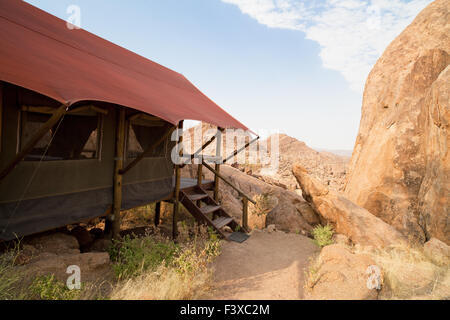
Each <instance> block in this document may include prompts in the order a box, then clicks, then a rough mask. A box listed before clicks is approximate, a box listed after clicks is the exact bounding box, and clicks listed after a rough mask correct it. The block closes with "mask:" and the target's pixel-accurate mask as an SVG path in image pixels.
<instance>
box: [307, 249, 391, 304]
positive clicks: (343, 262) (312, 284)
mask: <svg viewBox="0 0 450 320" xmlns="http://www.w3.org/2000/svg"><path fill="white" fill-rule="evenodd" d="M370 266H376V264H375V262H374V261H373V260H372V258H370V257H369V256H368V255H365V254H354V253H352V252H351V251H350V250H349V249H347V248H345V247H344V246H342V245H339V244H333V245H329V246H326V247H324V248H323V249H322V251H321V253H320V255H319V257H318V260H317V262H316V265H315V266H314V271H313V273H311V271H310V275H309V279H308V281H307V285H306V292H305V298H306V299H307V300H376V299H378V294H379V291H378V290H377V289H376V288H373V286H371V287H369V286H368V285H367V282H368V280H369V274H368V269H369V267H370ZM380 270H381V269H380ZM378 280H379V283H380V284H382V282H383V278H382V272H381V274H380V278H379V279H378ZM380 288H381V287H380Z"/></svg>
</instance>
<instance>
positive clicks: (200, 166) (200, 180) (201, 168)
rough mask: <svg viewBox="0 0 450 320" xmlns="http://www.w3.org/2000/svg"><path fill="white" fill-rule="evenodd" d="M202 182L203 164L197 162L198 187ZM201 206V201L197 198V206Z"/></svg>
mask: <svg viewBox="0 0 450 320" xmlns="http://www.w3.org/2000/svg"><path fill="white" fill-rule="evenodd" d="M202 184H203V164H202V163H201V162H200V163H199V164H198V169H197V185H198V186H199V187H201V186H202ZM201 206H202V201H201V200H197V207H199V208H200V207H201Z"/></svg>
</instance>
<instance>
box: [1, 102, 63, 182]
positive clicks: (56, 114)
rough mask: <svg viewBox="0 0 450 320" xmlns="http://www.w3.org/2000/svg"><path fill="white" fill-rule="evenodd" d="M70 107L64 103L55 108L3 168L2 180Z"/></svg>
mask: <svg viewBox="0 0 450 320" xmlns="http://www.w3.org/2000/svg"><path fill="white" fill-rule="evenodd" d="M67 109H68V107H67V106H65V105H62V106H61V107H59V108H58V109H56V110H55V112H54V113H53V115H52V116H51V117H50V119H49V120H48V121H47V122H46V123H44V125H43V126H42V127H41V128H39V131H38V132H37V133H36V134H35V135H34V137H33V138H32V139H31V140H30V141H29V142H28V143H27V145H26V146H25V147H24V148H23V149H22V150H21V151H20V152H19V153H18V154H17V155H16V157H15V158H14V159H13V161H11V162H10V163H9V164H8V165H7V166H6V168H5V169H3V170H2V171H1V173H0V181H1V180H2V179H3V178H5V177H6V176H7V175H8V174H9V173H10V172H11V171H13V170H14V168H15V167H16V166H17V165H18V164H19V162H20V161H22V160H23V159H24V158H25V157H26V155H27V154H28V153H30V151H31V150H33V148H34V146H35V145H36V144H37V143H38V142H39V140H41V138H42V137H43V136H44V135H45V134H46V133H47V132H49V131H50V130H51V129H52V128H53V126H54V125H56V124H57V123H58V121H59V120H61V118H62V116H63V115H64V114H65V113H66V112H67Z"/></svg>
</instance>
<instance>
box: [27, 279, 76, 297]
mask: <svg viewBox="0 0 450 320" xmlns="http://www.w3.org/2000/svg"><path fill="white" fill-rule="evenodd" d="M29 291H30V293H31V294H32V295H33V297H34V298H36V299H41V300H77V299H79V298H80V294H81V290H70V289H69V288H67V286H66V285H65V283H63V282H61V281H58V280H56V279H55V276H54V275H46V276H40V277H37V278H36V279H34V281H33V283H32V284H31V286H30V288H29Z"/></svg>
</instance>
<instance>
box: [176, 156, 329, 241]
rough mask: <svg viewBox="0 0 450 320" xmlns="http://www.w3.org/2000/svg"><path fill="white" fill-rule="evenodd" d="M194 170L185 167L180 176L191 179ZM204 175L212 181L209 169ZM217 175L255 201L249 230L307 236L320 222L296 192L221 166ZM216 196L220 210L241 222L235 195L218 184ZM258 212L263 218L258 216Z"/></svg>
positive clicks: (240, 212) (239, 204)
mask: <svg viewBox="0 0 450 320" xmlns="http://www.w3.org/2000/svg"><path fill="white" fill-rule="evenodd" d="M196 169H197V166H191V165H190V166H186V167H185V168H184V169H183V173H182V174H183V176H186V177H191V178H194V177H196V174H197V173H196ZM203 172H204V179H207V180H212V179H213V176H212V174H211V173H210V172H209V171H208V170H206V169H204V171H203ZM220 172H221V174H222V175H223V176H224V177H225V178H226V179H227V180H228V181H230V182H231V183H232V184H234V185H235V186H237V187H238V188H239V189H240V190H242V191H243V192H244V193H246V194H248V195H249V196H251V197H252V198H253V199H254V200H256V202H257V206H253V205H250V206H249V223H250V227H251V228H258V229H264V228H265V227H266V226H268V225H271V224H274V225H275V226H276V228H277V229H278V230H282V231H289V232H298V233H302V234H304V235H309V234H310V232H311V230H312V228H313V227H314V226H315V225H317V224H318V223H320V220H319V217H318V215H317V214H316V213H315V212H314V210H312V208H311V207H310V206H309V204H308V203H307V202H306V201H305V200H304V199H303V198H302V196H300V195H298V194H296V193H295V192H291V191H287V190H285V189H283V188H280V187H277V186H273V185H270V184H267V183H264V182H262V181H261V180H259V179H256V178H254V177H252V176H249V175H247V174H245V173H243V172H241V171H240V170H238V169H235V168H233V167H231V166H228V165H223V166H221V168H220ZM219 195H220V202H221V204H222V206H223V208H224V209H225V210H226V211H227V212H228V213H229V214H231V215H232V216H233V217H234V218H236V220H237V221H240V220H241V218H242V201H241V198H240V196H239V195H238V193H237V192H236V191H235V190H233V189H232V188H231V187H229V186H228V185H227V184H225V183H224V182H223V181H221V182H220V192H219ZM261 202H264V203H261ZM261 207H262V208H263V209H261ZM261 211H263V212H261ZM261 213H262V214H263V215H264V217H262V216H261Z"/></svg>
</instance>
